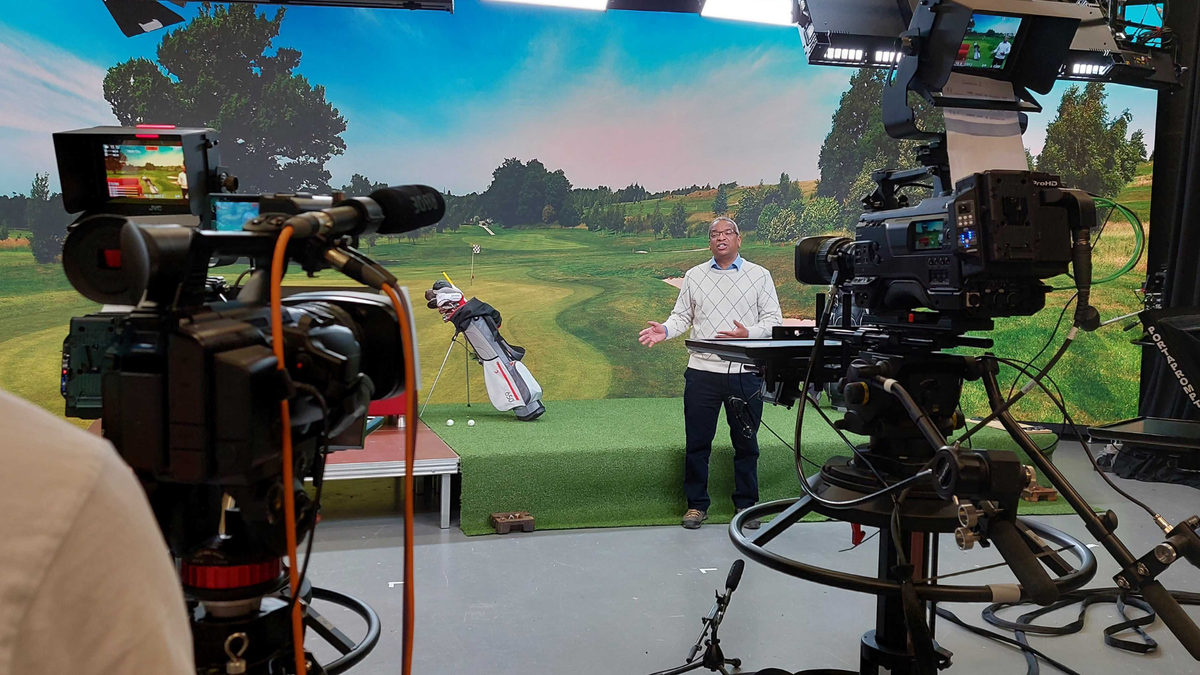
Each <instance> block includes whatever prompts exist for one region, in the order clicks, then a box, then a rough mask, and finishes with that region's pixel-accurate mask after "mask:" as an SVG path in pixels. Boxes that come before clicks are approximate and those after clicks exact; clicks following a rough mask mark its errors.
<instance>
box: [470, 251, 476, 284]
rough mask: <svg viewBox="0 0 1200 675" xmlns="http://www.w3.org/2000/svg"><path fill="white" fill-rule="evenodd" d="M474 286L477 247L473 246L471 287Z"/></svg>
mask: <svg viewBox="0 0 1200 675" xmlns="http://www.w3.org/2000/svg"><path fill="white" fill-rule="evenodd" d="M474 287H475V249H474V248H472V249H471V286H470V288H474Z"/></svg>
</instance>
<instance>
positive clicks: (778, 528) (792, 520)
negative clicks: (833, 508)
mask: <svg viewBox="0 0 1200 675" xmlns="http://www.w3.org/2000/svg"><path fill="white" fill-rule="evenodd" d="M818 478H820V474H817V475H815V476H813V477H812V478H810V479H809V485H812V484H813V483H814V482H816V480H817V479H818ZM812 506H813V505H812V499H811V498H809V497H808V496H807V495H806V496H804V497H801V498H800V499H797V500H796V503H794V504H792V505H791V506H789V507H787V508H786V509H784V510H783V512H782V513H780V514H779V515H778V516H775V517H774V518H773V519H771V522H769V523H763V526H762V529H761V530H759V532H758V534H756V535H755V536H754V537H753V538H752V542H753V543H754V545H755V546H766V545H767V543H768V542H770V541H771V540H772V539H774V538H775V537H778V536H779V535H781V534H783V531H784V530H786V529H788V528H789V527H791V526H792V525H795V524H796V523H798V522H800V519H801V518H803V517H804V516H807V515H808V514H809V512H811V511H812Z"/></svg>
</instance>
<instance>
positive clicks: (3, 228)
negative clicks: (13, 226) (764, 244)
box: [0, 220, 8, 241]
mask: <svg viewBox="0 0 1200 675" xmlns="http://www.w3.org/2000/svg"><path fill="white" fill-rule="evenodd" d="M7 240H8V221H7V220H0V241H7Z"/></svg>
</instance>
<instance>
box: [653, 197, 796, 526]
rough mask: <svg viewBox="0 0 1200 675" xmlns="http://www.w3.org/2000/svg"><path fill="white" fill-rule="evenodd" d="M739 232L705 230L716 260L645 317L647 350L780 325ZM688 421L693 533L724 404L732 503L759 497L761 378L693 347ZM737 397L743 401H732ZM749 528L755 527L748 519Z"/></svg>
mask: <svg viewBox="0 0 1200 675" xmlns="http://www.w3.org/2000/svg"><path fill="white" fill-rule="evenodd" d="M741 246H742V235H741V232H740V231H739V230H738V226H737V223H735V222H734V221H733V220H732V219H731V218H725V217H721V218H717V219H716V220H714V221H713V222H712V224H711V225H709V227H708V249H709V250H710V251H712V254H713V257H712V259H711V260H709V261H708V262H705V263H702V264H700V265H696V266H695V267H693V268H692V269H690V270H688V271H687V274H685V275H684V277H683V285H682V286H681V287H680V289H679V299H678V300H676V301H675V309H674V310H672V311H671V316H670V317H669V318H668V319H667V320H666V321H665V322H663V323H657V322H654V321H648V322H647V323H648V324H649V327H648V328H646V329H644V330H642V332H641V334H640V335H639V336H638V341H639V342H641V343H642V344H644V345H646V346H647V347H653V346H654V345H656V344H658V343H659V342H662V341H663V340H667V339H670V338H676V337H679V336H681V335H683V334H684V333H686V332H687V331H688V329H689V328H690V329H691V331H692V337H693V338H695V339H710V338H765V337H770V336H771V328H772V327H773V326H777V325H779V324H781V323H782V322H783V316H782V314H781V313H780V310H779V297H778V296H777V295H776V294H775V282H774V281H773V280H772V279H771V273H770V272H768V271H767V270H766V269H765V268H763V267H761V266H759V265H755V264H754V263H752V262H748V261H746V260H743V259H742V256H741V255H739V254H738V250H739V249H740V248H741ZM683 379H684V387H683V418H684V425H685V428H686V434H687V451H686V454H685V460H684V473H683V489H684V492H685V493H686V494H687V501H688V503H687V506H688V508H687V512H686V513H684V515H683V523H682V524H683V526H684V527H686V528H688V529H690V530H694V529H696V528H698V527H700V524H701V523H703V522H704V521H705V519H707V518H708V507H709V504H710V501H709V498H708V458H709V455H710V454H712V441H713V436H714V435H715V434H716V432H717V414H718V413H719V412H720V409H721V406H722V405H724V406H725V418H726V421H727V422H728V423H729V439H730V440H731V441H733V449H734V456H733V481H734V490H733V505H734V507H735V508H736V509H737V510H738V511H741V510H742V509H744V508H747V507H749V506H753V505H754V504H755V503H756V502H757V501H758V439H757V437H756V434H757V433H758V423H759V420H760V419H761V418H762V407H763V403H762V398H760V397H758V396H756V394H757V393H758V390H759V387H760V386H761V384H762V380H761V379H759V377H758V376H756V375H755V374H753V373H749V372H745V371H744V370H743V369H742V366H741V365H740V364H731V363H727V362H725V361H721V360H720V359H719V358H717V357H716V356H713V355H711V354H699V353H695V352H693V353H692V354H691V357H690V358H689V359H688V367H687V370H686V371H684V375H683ZM734 399H737V400H739V401H740V403H732V401H733V400H734ZM747 527H750V528H752V529H753V528H757V527H758V522H757V521H751V522H749V523H747Z"/></svg>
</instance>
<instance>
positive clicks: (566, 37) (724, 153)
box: [0, 0, 1156, 194]
mask: <svg viewBox="0 0 1200 675" xmlns="http://www.w3.org/2000/svg"><path fill="white" fill-rule="evenodd" d="M455 4H456V11H455V14H453V15H450V14H447V13H443V12H411V11H404V10H366V9H351V8H312V7H293V8H289V10H288V14H287V18H286V19H285V20H284V23H283V28H282V31H281V35H280V37H279V38H278V39H277V40H276V42H275V46H276V47H292V48H296V49H299V50H300V51H301V52H302V53H303V58H302V60H301V63H300V67H299V72H300V73H301V74H303V75H304V76H306V77H307V78H308V79H309V80H310V81H311V82H314V83H317V84H321V85H324V86H325V88H326V96H327V98H328V100H329V101H330V102H331V103H332V104H333V105H334V106H335V107H337V108H338V109H339V110H340V111H341V113H342V115H344V116H345V118H346V121H347V130H346V132H345V133H344V134H343V138H344V139H345V140H346V144H347V150H346V153H345V154H344V155H342V156H339V157H335V158H334V159H333V160H331V161H330V163H329V164H328V168H329V170H330V171H331V172H332V173H333V181H332V182H333V184H335V185H339V184H341V183H343V182H348V180H349V177H350V175H351V174H352V173H363V174H366V175H368V176H369V177H370V178H371V179H372V180H376V181H383V182H388V183H391V184H398V183H427V184H430V185H433V186H436V187H438V188H442V189H449V190H451V191H453V192H455V193H463V192H469V191H478V190H483V189H485V188H486V187H487V184H488V182H489V181H490V179H491V172H492V170H493V169H494V168H495V167H496V166H497V165H499V164H500V162H501V161H503V159H504V158H506V157H518V158H521V159H524V160H528V159H531V158H535V157H536V158H537V159H539V160H541V161H542V162H543V163H544V164H546V165H547V166H548V167H550V168H551V169H555V168H562V169H564V170H565V171H566V174H567V176H568V177H569V178H570V179H571V181H572V182H573V183H574V184H575V185H576V186H582V187H593V186H596V185H608V186H610V187H614V188H615V187H622V186H624V185H627V184H629V183H632V182H635V181H636V182H639V183H641V184H642V185H644V186H646V187H647V188H649V189H651V190H663V189H669V188H675V187H681V186H684V185H690V184H692V183H700V184H704V183H716V182H724V181H731V180H736V181H738V182H739V183H743V184H748V183H757V182H758V181H759V180H766V181H768V182H774V181H775V180H777V179H778V177H779V174H780V172H782V171H786V172H788V173H789V174H790V175H791V176H792V177H793V178H794V179H814V178H817V177H818V176H819V172H818V171H817V156H818V154H819V152H820V148H821V142H822V141H823V140H824V138H825V135H826V134H827V133H828V131H829V124H830V117H831V116H832V114H833V111H834V110H835V109H836V107H837V102H838V99H839V97H840V96H841V93H842V92H843V91H844V90H845V88H846V86H847V83H848V81H849V77H850V74H851V72H852V71H850V70H849V69H844V68H830V67H812V66H809V65H807V63H806V62H805V59H804V52H803V48H802V45H801V42H800V38H799V35H798V34H797V32H796V30H795V29H792V28H786V27H776V26H759V25H753V24H746V23H739V22H732V21H720V20H711V19H704V18H701V17H699V16H696V15H686V14H669V13H653V12H618V11H614V12H607V13H604V12H587V11H578V10H566V9H555V8H544V7H530V6H521V5H504V4H497V3H491V2H486V1H481V0H458V2H456V3H455ZM263 7H264V9H265V11H274V8H272V7H270V6H263ZM182 11H183V13H184V14H185V16H189V15H191V14H193V13H194V12H195V11H196V10H195V3H192V5H189V9H185V10H182ZM50 17H53V18H52V19H50ZM160 36H161V33H150V34H147V35H143V36H139V37H136V38H126V37H125V36H124V35H123V34H122V33H121V32H120V30H119V29H118V28H117V26H116V24H115V23H114V22H113V20H112V18H111V17H110V16H109V15H108V13H107V11H106V10H105V8H104V4H103V2H102V0H42V2H39V3H21V4H19V5H17V6H16V7H10V8H7V11H6V12H5V14H4V15H3V17H0V147H4V148H6V149H7V153H6V154H7V158H6V159H7V161H4V162H0V194H8V193H10V192H14V191H20V192H27V191H28V189H29V184H30V182H31V179H32V177H33V174H34V172H47V171H48V172H50V173H51V174H52V176H53V174H54V152H53V146H52V143H51V139H50V134H51V133H53V132H54V131H62V130H66V129H75V128H81V127H87V126H93V125H98V124H114V123H115V118H114V117H113V115H112V112H111V110H110V108H109V105H108V104H107V102H105V101H104V97H103V91H102V83H103V79H104V74H105V72H106V70H107V69H108V68H109V67H111V66H113V65H115V64H117V63H119V62H121V61H124V60H126V59H129V58H134V57H138V56H145V57H149V58H153V56H154V51H155V49H156V47H157V45H158V42H159V39H160ZM1066 86H1068V85H1067V84H1065V83H1059V84H1058V85H1057V86H1056V87H1055V89H1054V90H1053V91H1051V92H1050V93H1049V94H1047V95H1045V96H1040V97H1039V99H1040V100H1041V101H1042V104H1043V106H1044V107H1045V109H1046V112H1044V113H1042V114H1040V115H1032V116H1031V120H1030V126H1029V130H1028V131H1027V132H1026V135H1025V144H1026V145H1027V146H1028V147H1029V148H1030V150H1031V151H1033V152H1034V154H1037V152H1039V151H1040V149H1041V146H1042V143H1043V142H1044V138H1045V126H1046V123H1047V122H1048V121H1049V120H1050V118H1051V117H1052V116H1053V113H1054V110H1055V108H1056V107H1057V105H1058V101H1059V99H1060V98H1061V96H1062V91H1063V90H1064V89H1065V88H1066ZM1155 100H1156V95H1155V94H1154V93H1153V92H1148V91H1144V90H1139V89H1133V88H1127V87H1119V86H1112V87H1109V107H1110V110H1111V111H1113V112H1118V111H1120V110H1122V109H1126V108H1128V109H1129V110H1130V111H1131V112H1132V114H1133V117H1134V122H1133V128H1141V129H1144V130H1145V131H1146V134H1147V140H1148V141H1151V142H1152V139H1153V128H1154V110H1155ZM231 168H234V169H235V170H236V167H231ZM54 182H55V184H57V181H56V180H55V181H54Z"/></svg>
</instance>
